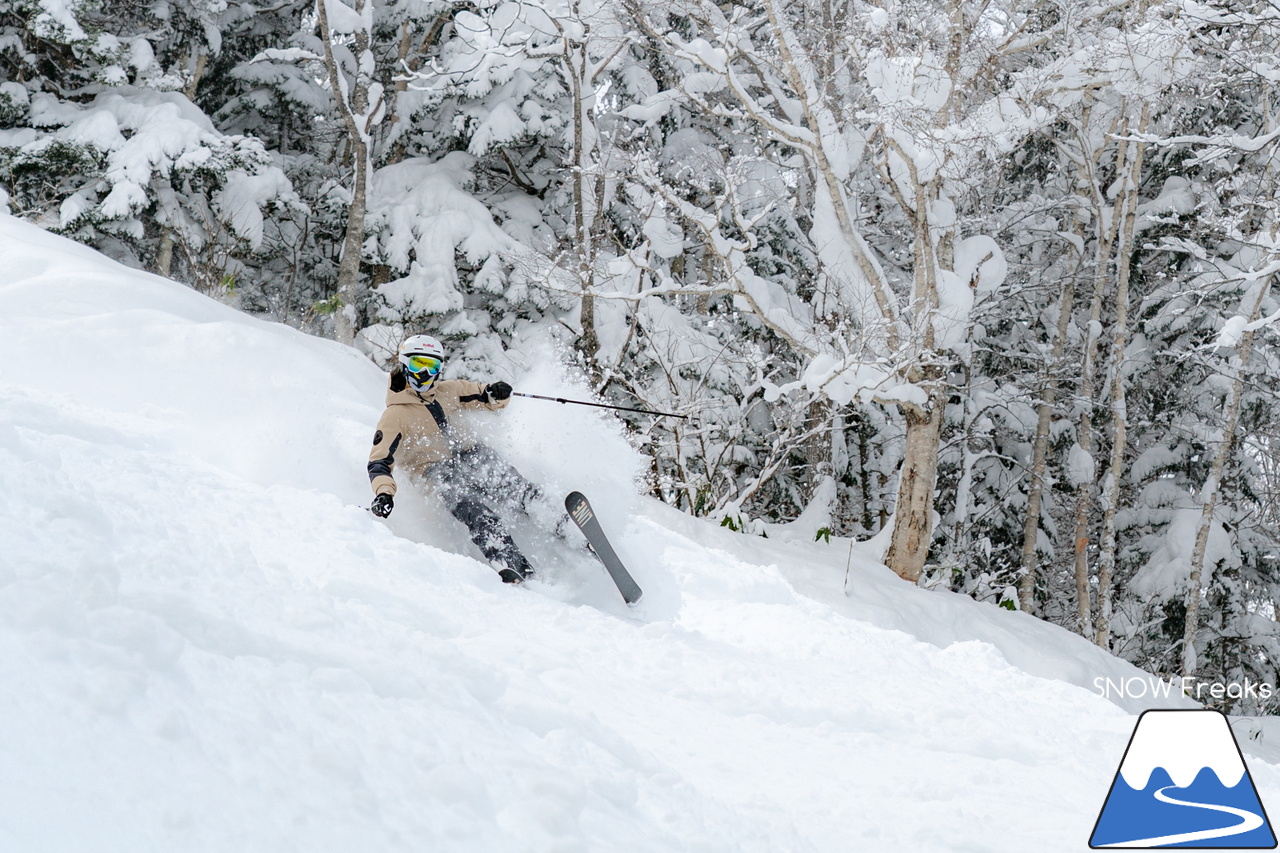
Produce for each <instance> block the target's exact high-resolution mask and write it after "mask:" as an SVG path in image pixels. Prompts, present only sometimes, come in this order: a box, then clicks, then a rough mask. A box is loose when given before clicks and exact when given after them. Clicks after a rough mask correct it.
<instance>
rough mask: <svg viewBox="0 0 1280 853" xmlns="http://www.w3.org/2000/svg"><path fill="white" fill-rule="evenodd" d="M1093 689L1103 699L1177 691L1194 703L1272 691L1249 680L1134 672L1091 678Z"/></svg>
mask: <svg viewBox="0 0 1280 853" xmlns="http://www.w3.org/2000/svg"><path fill="white" fill-rule="evenodd" d="M1093 689H1094V690H1096V691H1097V692H1098V695H1099V696H1102V697H1103V698H1106V699H1168V698H1169V697H1171V696H1178V695H1179V694H1181V695H1183V696H1186V697H1188V698H1190V699H1195V700H1196V701H1197V702H1202V701H1204V700H1206V699H1208V700H1222V699H1261V700H1264V701H1265V700H1267V699H1270V698H1271V697H1272V696H1273V695H1274V694H1275V692H1276V689H1275V687H1274V685H1271V684H1268V683H1266V682H1257V681H1252V680H1250V679H1249V678H1245V680H1244V681H1243V682H1237V681H1233V682H1229V683H1223V682H1220V681H1202V680H1200V679H1198V678H1196V677H1195V676H1191V675H1184V676H1182V677H1181V678H1177V679H1171V680H1169V681H1164V680H1162V679H1159V678H1155V677H1154V676H1146V677H1143V676H1139V675H1135V676H1133V677H1132V678H1104V677H1102V676H1098V677H1097V678H1095V679H1094V680H1093Z"/></svg>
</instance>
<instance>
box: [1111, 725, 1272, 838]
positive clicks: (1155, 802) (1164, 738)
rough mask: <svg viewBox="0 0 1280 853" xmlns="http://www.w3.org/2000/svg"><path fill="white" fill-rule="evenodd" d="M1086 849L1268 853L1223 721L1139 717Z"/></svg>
mask: <svg viewBox="0 0 1280 853" xmlns="http://www.w3.org/2000/svg"><path fill="white" fill-rule="evenodd" d="M1089 846H1090V847H1092V848H1094V849H1099V848H1108V849H1109V848H1113V847H1125V848H1130V849H1134V848H1137V849H1155V848H1161V847H1183V848H1202V849H1207V848H1221V847H1228V848H1231V849H1235V850H1240V849H1246V850H1270V849H1273V848H1274V847H1275V846H1276V836H1275V833H1274V832H1272V831H1271V822H1270V821H1269V820H1267V813H1266V811H1265V810H1264V809H1263V808H1262V801H1261V800H1259V799H1258V791H1257V789H1256V788H1254V786H1253V778H1252V777H1251V776H1250V775H1249V768H1248V767H1246V766H1245V763H1244V756H1243V755H1242V754H1241V753H1240V745H1239V744H1238V743H1236V738H1235V735H1234V734H1233V733H1232V731H1231V725H1230V724H1229V723H1228V722H1227V718H1226V716H1225V715H1223V714H1222V713H1221V712H1219V711H1146V712H1144V713H1143V714H1142V716H1141V717H1139V718H1138V725H1137V726H1135V727H1134V729H1133V736H1132V737H1131V738H1129V746H1128V747H1127V748H1126V749H1125V752H1124V758H1123V759H1122V760H1121V761H1120V769H1119V770H1118V771H1116V777H1115V779H1114V780H1112V782H1111V790H1110V791H1109V792H1108V793H1107V801H1106V802H1105V803H1104V804H1103V806H1102V813H1101V814H1099V815H1098V822H1097V824H1095V825H1094V827H1093V835H1092V836H1091V837H1090V839H1089Z"/></svg>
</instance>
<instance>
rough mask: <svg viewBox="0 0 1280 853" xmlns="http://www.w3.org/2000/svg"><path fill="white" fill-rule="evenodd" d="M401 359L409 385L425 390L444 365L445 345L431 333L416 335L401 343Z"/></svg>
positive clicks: (416, 389)
mask: <svg viewBox="0 0 1280 853" xmlns="http://www.w3.org/2000/svg"><path fill="white" fill-rule="evenodd" d="M399 361H400V366H401V367H402V368H403V369H404V377H405V379H406V380H407V381H408V383H409V386H410V387H411V388H413V389H414V390H415V391H425V390H427V389H428V388H430V387H431V383H433V382H435V381H436V377H437V376H439V375H440V370H441V368H443V367H444V345H443V344H441V343H440V342H439V341H437V340H436V339H435V338H433V337H431V336H430V335H414V336H413V337H411V338H409V339H408V340H406V341H405V342H404V343H402V344H401V345H400V357H399Z"/></svg>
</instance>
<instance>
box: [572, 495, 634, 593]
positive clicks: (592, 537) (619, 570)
mask: <svg viewBox="0 0 1280 853" xmlns="http://www.w3.org/2000/svg"><path fill="white" fill-rule="evenodd" d="M564 508H565V509H566V510H568V511H569V517H570V518H572V519H573V523H574V524H576V525H578V529H579V530H581V531H582V535H583V536H585V537H587V544H588V545H590V546H591V553H593V554H595V555H596V557H597V558H599V560H600V562H601V563H603V564H604V567H605V569H606V570H607V571H608V572H609V577H611V578H613V582H614V583H615V584H617V586H618V592H620V593H622V598H623V600H625V601H626V602H627V604H635V603H636V602H637V601H639V600H640V596H641V595H643V594H644V593H643V592H642V591H641V589H640V587H639V585H637V584H636V582H635V580H634V579H633V578H632V577H631V573H630V572H628V571H627V567H626V566H624V565H622V561H621V560H619V559H618V555H617V554H615V553H614V551H613V546H612V545H610V544H609V539H608V537H606V536H605V535H604V530H603V529H602V528H601V527H600V520H599V519H598V518H596V514H595V512H594V511H593V510H592V509H591V504H590V502H589V501H587V499H586V497H584V496H583V494H582V492H570V493H569V496H568V497H566V498H565V499H564Z"/></svg>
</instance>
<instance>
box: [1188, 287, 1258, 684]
mask: <svg viewBox="0 0 1280 853" xmlns="http://www.w3.org/2000/svg"><path fill="white" fill-rule="evenodd" d="M1270 287H1271V279H1270V278H1268V279H1267V282H1266V283H1265V284H1263V285H1262V286H1260V287H1259V288H1258V296H1257V299H1255V300H1254V303H1253V306H1252V308H1251V310H1250V312H1249V322H1250V323H1252V322H1254V321H1255V320H1257V319H1258V316H1259V314H1261V312H1262V302H1263V300H1264V299H1266V297H1267V292H1268V291H1269V290H1270ZM1253 337H1254V331H1253V330H1252V329H1246V330H1245V332H1244V334H1243V335H1241V337H1240V344H1239V347H1238V348H1237V350H1236V360H1235V361H1236V363H1235V365H1234V366H1233V368H1232V370H1231V374H1233V375H1232V376H1231V389H1230V391H1229V392H1228V397H1227V406H1226V411H1225V412H1223V416H1222V417H1223V423H1222V441H1221V442H1220V443H1219V444H1218V452H1217V454H1216V455H1215V456H1214V458H1213V466H1212V467H1211V468H1210V469H1209V476H1208V477H1207V478H1206V479H1205V481H1204V486H1203V487H1202V488H1201V489H1200V501H1201V504H1200V523H1199V525H1198V526H1197V527H1196V544H1195V548H1194V549H1193V550H1192V552H1191V577H1190V578H1189V580H1188V584H1187V598H1186V603H1187V614H1186V621H1185V623H1184V625H1183V632H1182V674H1183V675H1186V676H1190V675H1195V671H1196V666H1197V661H1196V634H1197V633H1198V632H1199V630H1200V586H1201V583H1202V579H1203V577H1204V560H1205V551H1206V550H1207V548H1208V545H1209V533H1210V532H1211V530H1212V528H1213V511H1214V508H1215V507H1216V506H1217V502H1218V490H1219V487H1220V486H1221V485H1222V472H1223V471H1224V470H1225V469H1226V466H1227V461H1228V460H1229V459H1230V458H1231V448H1232V447H1233V446H1234V443H1235V433H1236V426H1237V425H1238V424H1239V422H1240V408H1241V406H1242V404H1243V401H1244V376H1245V368H1246V366H1247V365H1248V361H1249V354H1250V353H1251V352H1252V351H1253Z"/></svg>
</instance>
